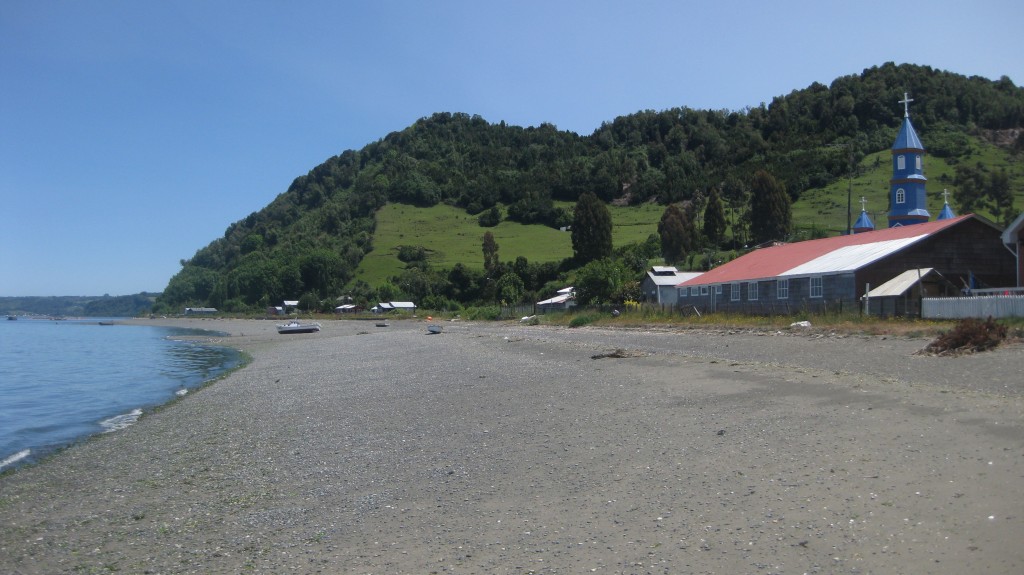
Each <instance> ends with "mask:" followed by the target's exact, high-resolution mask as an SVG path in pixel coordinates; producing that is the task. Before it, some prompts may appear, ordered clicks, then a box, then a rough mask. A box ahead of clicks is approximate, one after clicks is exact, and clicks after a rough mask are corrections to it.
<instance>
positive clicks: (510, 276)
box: [494, 271, 526, 304]
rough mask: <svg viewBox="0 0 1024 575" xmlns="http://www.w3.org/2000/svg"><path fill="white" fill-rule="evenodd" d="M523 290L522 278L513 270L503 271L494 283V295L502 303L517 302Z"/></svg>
mask: <svg viewBox="0 0 1024 575" xmlns="http://www.w3.org/2000/svg"><path fill="white" fill-rule="evenodd" d="M524 291H526V288H525V286H524V285H523V279H522V278H520V277H519V275H518V274H516V273H515V272H513V271H508V272H505V273H504V274H503V275H502V276H501V277H500V278H498V281H497V282H496V283H495V285H494V297H495V299H497V300H498V301H500V302H502V303H507V304H516V303H519V302H520V301H521V300H522V299H523V292H524Z"/></svg>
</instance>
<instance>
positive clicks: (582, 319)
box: [569, 313, 600, 327]
mask: <svg viewBox="0 0 1024 575" xmlns="http://www.w3.org/2000/svg"><path fill="white" fill-rule="evenodd" d="M599 317H600V315H598V314H596V313H581V314H579V315H575V316H573V318H572V319H571V320H569V327H583V326H585V325H588V324H591V323H594V322H595V321H597V320H598V318H599Z"/></svg>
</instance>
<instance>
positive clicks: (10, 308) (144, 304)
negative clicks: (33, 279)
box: [0, 292, 160, 317]
mask: <svg viewBox="0 0 1024 575" xmlns="http://www.w3.org/2000/svg"><path fill="white" fill-rule="evenodd" d="M159 295H160V294H159V293H147V292H142V293H137V294H133V295H119V296H111V295H102V296H24V297H0V311H2V312H4V313H6V314H8V315H11V314H14V315H43V316H64V317H134V316H137V315H142V314H146V313H149V311H150V310H151V309H152V308H153V301H154V300H155V299H156V297H157V296H159Z"/></svg>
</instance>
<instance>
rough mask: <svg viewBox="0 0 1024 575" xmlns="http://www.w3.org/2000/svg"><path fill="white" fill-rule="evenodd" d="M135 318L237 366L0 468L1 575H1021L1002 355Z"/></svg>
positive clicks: (890, 340) (723, 339)
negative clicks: (240, 361)
mask: <svg viewBox="0 0 1024 575" xmlns="http://www.w3.org/2000/svg"><path fill="white" fill-rule="evenodd" d="M129 323H160V324H163V325H179V326H186V327H194V328H196V327H197V328H205V329H210V330H215V331H220V332H226V333H229V334H231V335H230V336H227V337H212V336H211V337H209V338H204V337H200V338H198V339H199V340H210V341H215V342H217V343H218V344H221V345H229V346H232V347H237V348H239V349H242V350H245V351H246V352H248V353H249V354H250V355H251V356H252V358H253V361H252V362H251V363H250V364H249V365H248V366H246V367H245V368H243V369H241V370H239V371H236V372H234V373H233V374H231V375H230V376H228V377H226V378H223V379H221V380H219V381H216V382H214V383H213V384H211V385H209V386H206V387H204V388H202V389H200V390H198V391H195V392H193V393H190V394H188V395H186V396H185V397H183V398H182V399H181V400H179V401H176V402H175V403H173V404H171V405H169V406H167V407H165V408H162V409H158V410H155V411H153V412H151V413H147V414H146V415H145V416H144V417H142V418H141V419H140V420H139V422H138V423H136V424H135V425H133V426H131V427H129V428H127V429H124V430H122V431H119V432H116V433H111V434H107V435H104V436H101V437H98V438H96V439H94V440H90V441H86V442H83V443H82V444H80V445H76V446H74V447H72V448H70V449H67V450H64V451H62V452H60V453H58V454H56V455H54V456H53V457H51V458H49V459H47V460H46V461H44V462H43V463H41V464H39V465H35V466H30V467H25V468H21V469H17V470H15V471H14V472H12V473H9V474H6V475H4V476H0V573H5V574H56V573H75V574H81V573H132V574H135V573H140V574H170V573H198V574H235V573H260V574H283V573H298V574H307V573H309V574H312V573H324V574H333V573H360V574H363V573H367V574H368V573H373V574H429V573H456V574H458V573H463V574H468V573H499V574H503V573H507V574H523V573H572V574H575V573H629V574H649V573H658V574H674V573H709V574H710V573H721V574H742V573H750V574H774V573H778V574H782V573H785V574H790V573H795V574H802V573H885V574H892V573H908V574H909V573H940V574H945V573H948V574H954V573H955V574H964V573H1013V574H1016V573H1022V572H1024V495H1022V493H1024V346H1022V345H1021V344H1011V345H1005V346H1003V347H1001V348H998V349H997V350H995V351H992V352H986V353H982V354H977V355H971V356H964V357H955V358H951V357H930V356H923V355H915V352H916V351H918V350H920V349H921V348H923V347H924V346H925V345H926V344H927V343H928V340H924V339H913V338H902V337H876V336H870V337H869V336H846V335H837V334H827V333H813V334H809V333H803V332H797V333H793V332H790V331H788V330H786V331H782V332H761V333H758V332H746V331H735V330H734V331H728V330H722V331H707V330H704V331H694V330H673V329H603V328H594V327H586V328H577V329H569V328H558V327H549V326H525V325H519V324H516V323H474V322H465V323H463V322H445V323H443V331H442V333H440V334H428V333H427V330H426V323H425V322H423V321H416V320H405V321H393V322H391V324H390V325H389V326H388V327H378V326H376V324H375V323H374V322H372V321H327V322H323V323H324V328H323V330H322V331H321V332H319V333H315V334H303V335H287V336H282V335H278V334H277V333H276V331H275V329H274V322H270V321H256V320H251V321H246V320H198V319H195V320H133V322H129ZM117 329H132V328H131V326H130V325H126V326H121V327H117Z"/></svg>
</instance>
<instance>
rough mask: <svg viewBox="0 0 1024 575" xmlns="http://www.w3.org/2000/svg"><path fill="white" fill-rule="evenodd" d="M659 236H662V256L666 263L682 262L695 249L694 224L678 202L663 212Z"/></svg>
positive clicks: (659, 224)
mask: <svg viewBox="0 0 1024 575" xmlns="http://www.w3.org/2000/svg"><path fill="white" fill-rule="evenodd" d="M658 236H659V237H660V238H661V257H662V258H664V259H665V263H668V264H675V263H677V262H681V261H683V260H685V259H686V254H687V253H689V252H690V250H692V249H693V224H692V223H691V222H690V218H689V216H687V215H686V211H685V210H682V209H680V208H679V205H678V204H670V205H669V206H668V207H667V208H665V211H664V213H662V214H661V221H659V222H658Z"/></svg>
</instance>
